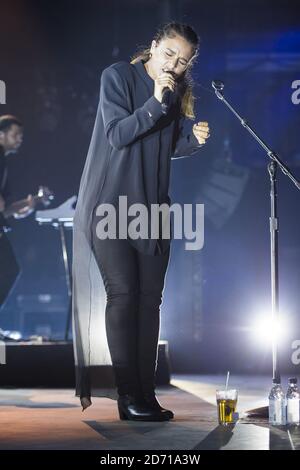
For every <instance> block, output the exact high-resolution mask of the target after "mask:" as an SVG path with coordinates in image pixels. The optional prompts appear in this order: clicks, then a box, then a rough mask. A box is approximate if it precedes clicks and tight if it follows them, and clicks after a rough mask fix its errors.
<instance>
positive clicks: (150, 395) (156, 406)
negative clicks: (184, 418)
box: [144, 391, 174, 419]
mask: <svg viewBox="0 0 300 470" xmlns="http://www.w3.org/2000/svg"><path fill="white" fill-rule="evenodd" d="M144 400H145V402H146V403H147V404H148V405H149V406H150V407H151V409H152V410H154V411H159V412H161V413H162V414H163V415H164V416H165V417H166V419H173V418H174V413H173V411H171V410H167V409H165V408H163V407H162V406H161V405H160V403H159V401H158V400H157V398H156V396H155V392H154V391H151V392H144Z"/></svg>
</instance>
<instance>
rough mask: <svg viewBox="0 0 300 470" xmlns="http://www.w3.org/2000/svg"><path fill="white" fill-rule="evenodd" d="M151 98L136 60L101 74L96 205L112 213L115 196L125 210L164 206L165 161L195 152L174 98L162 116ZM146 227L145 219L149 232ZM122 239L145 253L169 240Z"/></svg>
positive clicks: (145, 76) (195, 144)
mask: <svg viewBox="0 0 300 470" xmlns="http://www.w3.org/2000/svg"><path fill="white" fill-rule="evenodd" d="M153 93H154V80H153V79H152V78H151V77H150V75H149V74H148V73H147V71H146V69H145V66H144V63H143V62H142V61H140V62H137V63H136V64H128V63H127V62H118V63H116V64H113V65H111V66H110V67H108V68H106V69H105V70H104V71H103V73H102V77H101V92H100V104H99V106H100V107H101V114H102V118H103V126H104V133H105V135H106V137H107V144H108V145H107V147H106V148H105V149H103V153H102V155H101V158H107V159H108V162H107V167H106V171H105V182H104V184H103V186H102V188H101V192H100V193H99V196H98V203H111V204H113V205H114V207H115V208H116V210H118V198H119V196H120V195H126V196H127V203H128V206H129V205H131V204H134V203H143V204H144V205H145V206H146V207H147V208H148V213H149V214H150V207H151V204H155V203H156V204H161V203H163V202H167V203H168V204H169V203H170V198H169V195H168V190H169V176H170V162H171V159H173V158H178V157H182V156H190V155H192V154H194V153H195V152H196V151H197V150H198V149H199V147H201V145H200V144H199V143H198V141H197V139H196V137H195V136H194V134H193V133H192V132H190V133H188V134H187V135H183V123H184V122H185V121H186V120H185V119H184V118H183V116H182V115H181V112H180V102H179V99H178V96H177V94H176V93H173V94H172V95H171V97H172V98H171V101H170V104H169V110H168V112H167V114H166V115H164V114H163V111H162V106H161V103H160V102H159V101H158V100H157V99H156V98H155V97H154V95H153ZM104 156H105V157H104ZM133 218H134V216H133ZM130 220H131V218H130V217H129V216H128V222H129V221H130ZM150 225H151V220H150V219H149V224H148V227H149V233H150ZM128 240H129V241H130V243H131V244H132V245H133V246H135V247H136V248H137V249H139V250H140V251H143V252H148V253H149V254H154V253H156V252H161V251H165V250H166V249H167V247H168V245H169V240H160V241H157V240H155V239H153V240H151V239H150V240H145V239H144V240H143V239H138V240H132V239H130V238H128Z"/></svg>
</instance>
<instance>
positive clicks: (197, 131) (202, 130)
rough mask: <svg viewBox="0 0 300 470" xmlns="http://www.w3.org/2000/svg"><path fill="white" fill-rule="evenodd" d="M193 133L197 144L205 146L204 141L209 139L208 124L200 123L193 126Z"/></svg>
mask: <svg viewBox="0 0 300 470" xmlns="http://www.w3.org/2000/svg"><path fill="white" fill-rule="evenodd" d="M193 133H194V135H195V137H196V139H197V140H198V142H199V144H206V140H207V139H208V138H209V137H210V130H209V126H208V122H206V121H201V122H198V123H197V124H194V125H193Z"/></svg>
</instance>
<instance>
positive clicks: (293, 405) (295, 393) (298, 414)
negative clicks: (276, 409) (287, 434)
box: [286, 377, 300, 425]
mask: <svg viewBox="0 0 300 470" xmlns="http://www.w3.org/2000/svg"><path fill="white" fill-rule="evenodd" d="M286 404H287V405H286V417H287V424H292V425H299V424H300V393H299V389H298V386H297V379H296V377H292V378H291V379H289V386H288V389H287V392H286Z"/></svg>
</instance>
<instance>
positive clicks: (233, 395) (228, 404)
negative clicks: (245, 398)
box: [217, 389, 238, 426]
mask: <svg viewBox="0 0 300 470" xmlns="http://www.w3.org/2000/svg"><path fill="white" fill-rule="evenodd" d="M237 398H238V392H237V390H235V389H230V390H217V406H218V417H219V424H221V425H223V426H227V425H228V424H233V423H235V421H236V413H235V410H236V404H237Z"/></svg>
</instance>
